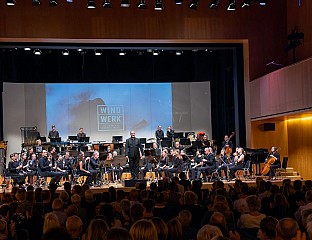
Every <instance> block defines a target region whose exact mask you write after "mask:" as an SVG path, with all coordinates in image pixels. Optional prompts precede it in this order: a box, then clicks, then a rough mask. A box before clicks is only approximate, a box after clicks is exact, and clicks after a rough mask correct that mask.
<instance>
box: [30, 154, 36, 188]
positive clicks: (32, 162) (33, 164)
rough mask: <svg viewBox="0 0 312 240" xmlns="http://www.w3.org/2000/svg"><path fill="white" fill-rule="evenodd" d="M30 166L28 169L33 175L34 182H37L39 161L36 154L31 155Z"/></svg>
mask: <svg viewBox="0 0 312 240" xmlns="http://www.w3.org/2000/svg"><path fill="white" fill-rule="evenodd" d="M28 165H29V167H28V169H29V171H30V172H31V173H32V177H33V182H35V181H36V180H37V169H38V159H37V155H36V154H35V153H33V154H32V155H31V159H30V160H29V162H28Z"/></svg>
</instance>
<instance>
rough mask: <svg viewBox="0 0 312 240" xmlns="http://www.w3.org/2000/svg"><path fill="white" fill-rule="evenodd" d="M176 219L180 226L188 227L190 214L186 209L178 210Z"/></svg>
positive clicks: (190, 219)
mask: <svg viewBox="0 0 312 240" xmlns="http://www.w3.org/2000/svg"><path fill="white" fill-rule="evenodd" d="M178 220H179V221H180V223H181V225H182V227H188V226H189V225H190V223H191V221H192V214H191V213H190V211H188V210H182V211H180V212H179V215H178Z"/></svg>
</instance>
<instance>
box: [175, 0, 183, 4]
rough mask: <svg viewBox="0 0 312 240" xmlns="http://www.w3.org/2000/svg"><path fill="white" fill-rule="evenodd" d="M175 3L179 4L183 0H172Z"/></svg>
mask: <svg viewBox="0 0 312 240" xmlns="http://www.w3.org/2000/svg"><path fill="white" fill-rule="evenodd" d="M174 2H175V4H176V5H181V4H182V3H183V0H174Z"/></svg>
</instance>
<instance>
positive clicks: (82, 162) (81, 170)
mask: <svg viewBox="0 0 312 240" xmlns="http://www.w3.org/2000/svg"><path fill="white" fill-rule="evenodd" d="M89 164H90V157H87V158H85V155H84V152H83V151H80V153H79V155H78V169H77V173H78V174H79V175H80V176H87V179H86V182H85V183H86V184H88V185H91V184H92V180H93V175H92V173H91V172H90V171H89Z"/></svg>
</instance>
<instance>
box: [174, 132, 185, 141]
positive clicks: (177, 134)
mask: <svg viewBox="0 0 312 240" xmlns="http://www.w3.org/2000/svg"><path fill="white" fill-rule="evenodd" d="M183 136H184V134H183V132H175V133H174V134H173V138H174V139H176V138H183Z"/></svg>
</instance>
